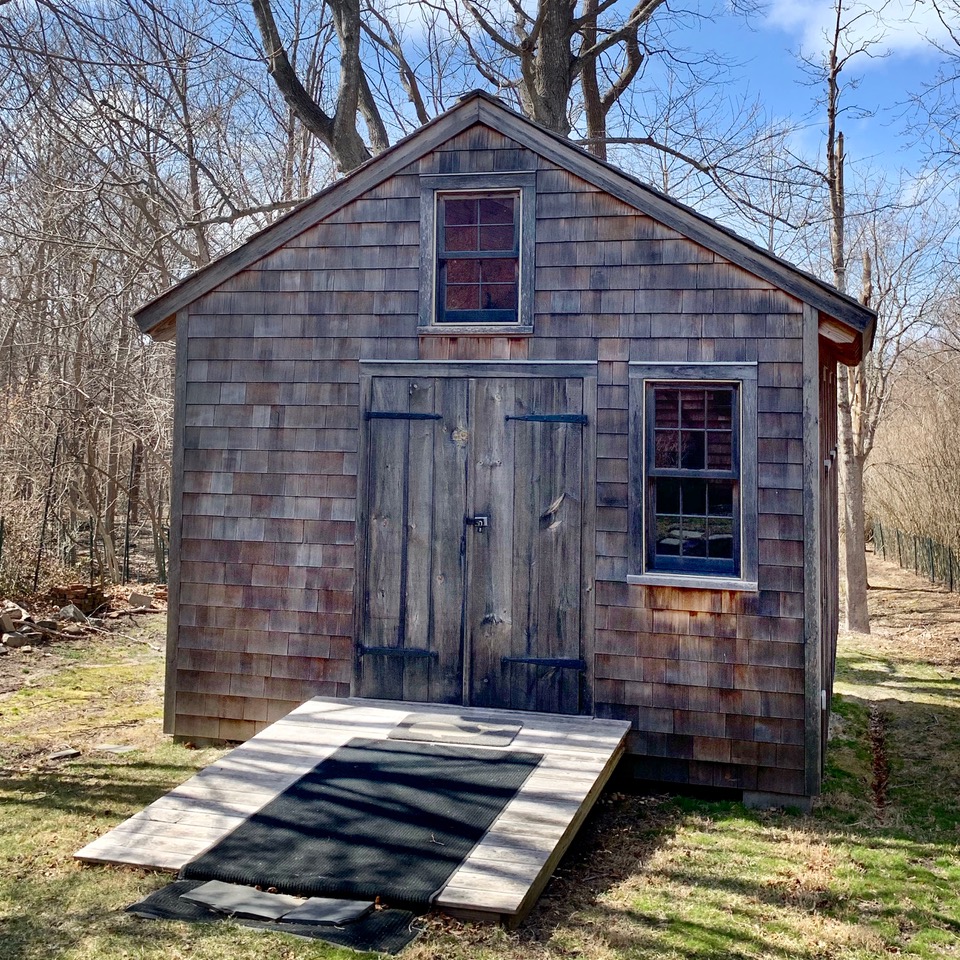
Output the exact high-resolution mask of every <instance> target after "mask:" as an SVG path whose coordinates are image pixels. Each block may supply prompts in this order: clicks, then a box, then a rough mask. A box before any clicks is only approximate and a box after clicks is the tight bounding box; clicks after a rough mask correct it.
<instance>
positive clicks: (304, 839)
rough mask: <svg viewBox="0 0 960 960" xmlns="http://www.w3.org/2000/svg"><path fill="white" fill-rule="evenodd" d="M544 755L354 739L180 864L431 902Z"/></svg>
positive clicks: (266, 884)
mask: <svg viewBox="0 0 960 960" xmlns="http://www.w3.org/2000/svg"><path fill="white" fill-rule="evenodd" d="M539 761H540V755H539V754H535V753H522V752H507V751H501V750H484V751H477V750H471V749H469V748H467V747H457V746H451V745H447V744H423V743H404V742H401V741H382V740H364V739H359V738H358V739H354V740H351V741H350V742H349V743H347V744H346V745H345V746H343V747H340V748H339V749H338V750H337V751H336V752H334V753H333V754H332V755H331V756H330V757H328V758H327V759H326V760H324V761H323V762H322V763H320V764H318V765H317V766H316V767H314V768H313V770H311V771H310V772H309V773H307V774H305V775H304V776H303V777H301V778H300V779H299V780H298V781H297V782H296V783H294V784H293V785H292V786H291V787H289V788H288V789H287V790H285V791H284V792H283V793H282V794H280V795H279V796H278V797H275V798H274V799H273V800H271V801H270V802H269V803H267V804H266V805H265V806H264V807H263V808H262V809H261V810H260V811H259V812H258V813H255V814H254V815H253V816H251V817H250V818H249V819H248V820H246V821H244V822H243V823H242V824H240V826H239V827H237V828H236V829H235V830H234V831H233V832H232V833H230V834H228V835H227V836H226V837H224V838H223V839H222V840H221V841H220V842H219V843H217V844H215V845H214V846H213V847H211V848H210V849H209V850H207V851H206V852H205V853H203V854H201V855H200V856H199V857H197V858H196V859H195V860H192V861H191V862H190V863H188V864H187V865H186V866H185V867H184V868H183V869H182V870H181V872H180V876H181V879H188V880H222V881H224V882H225V883H239V884H245V885H248V886H259V887H262V888H264V889H268V888H273V889H275V890H277V891H278V892H280V893H292V894H296V895H298V896H304V897H309V896H327V897H348V898H354V899H364V900H373V899H375V898H376V897H378V896H379V897H383V898H384V899H385V900H387V901H388V902H390V903H403V904H408V905H417V906H425V905H428V904H429V903H431V902H432V900H433V899H434V897H435V896H436V894H437V893H439V891H440V890H441V889H442V888H443V886H444V884H445V883H446V881H447V880H448V878H449V877H450V875H451V874H452V873H453V871H454V870H455V869H456V868H457V866H459V864H460V863H461V862H462V861H463V860H464V858H465V857H466V856H467V854H468V853H469V852H470V851H471V849H473V847H474V845H475V844H476V843H477V841H478V840H479V839H480V838H481V837H482V836H483V835H484V833H485V832H486V830H487V828H488V827H489V826H490V824H491V823H493V821H494V820H495V819H496V817H497V815H498V814H499V813H500V811H501V810H502V809H503V808H504V806H505V805H506V804H507V803H508V802H509V800H510V799H511V798H512V797H513V796H514V795H515V794H516V792H517V790H518V789H519V788H520V787H521V785H522V784H523V782H524V781H525V780H526V778H527V776H528V775H529V774H530V772H531V771H532V770H533V768H534V767H535V766H536V765H537V763H538V762H539Z"/></svg>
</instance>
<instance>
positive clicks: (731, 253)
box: [134, 90, 876, 360]
mask: <svg viewBox="0 0 960 960" xmlns="http://www.w3.org/2000/svg"><path fill="white" fill-rule="evenodd" d="M477 123H482V124H485V125H486V126H489V127H491V128H492V129H494V130H496V131H498V132H500V133H502V134H504V135H505V136H508V137H510V138H512V139H513V140H515V141H516V142H517V143H519V144H520V145H521V146H524V147H527V148H529V149H530V150H533V151H534V152H536V153H538V154H540V155H541V156H543V157H545V158H547V159H549V160H551V161H552V162H554V163H556V164H557V165H558V166H560V167H562V168H564V169H566V170H568V171H569V172H571V173H574V174H576V175H577V176H578V177H580V178H582V179H583V180H586V181H587V182H588V183H591V184H592V185H593V186H595V187H597V188H598V189H600V190H603V191H605V192H606V193H609V194H610V195H611V196H614V197H616V198H617V199H619V200H622V201H623V202H625V203H627V204H628V205H630V206H632V207H634V208H636V209H637V210H639V211H640V212H641V213H645V214H647V215H648V216H650V217H652V218H653V219H654V220H657V221H659V222H660V223H662V224H664V225H665V226H667V227H670V228H672V229H674V230H676V231H677V232H678V233H680V234H682V235H683V236H685V237H688V238H689V239H691V240H694V241H696V242H697V243H699V244H700V245H701V246H704V247H706V248H707V249H708V250H712V251H713V252H714V253H717V254H719V255H720V256H722V257H724V258H725V259H727V260H729V261H730V262H732V263H734V264H736V265H737V266H739V267H742V268H743V269H745V270H747V271H749V272H750V273H752V274H754V275H756V276H758V277H760V278H762V279H764V280H767V281H769V282H770V283H772V284H773V285H774V286H776V287H779V288H780V289H781V290H783V291H785V292H786V293H789V294H792V295H793V296H795V297H796V298H797V299H798V300H801V301H803V302H804V303H807V304H809V305H810V306H812V307H814V308H816V309H817V310H818V311H819V312H820V313H821V315H823V316H822V317H821V325H820V327H821V332H822V333H824V334H825V335H826V336H827V337H828V339H831V340H833V341H834V342H835V343H836V344H837V346H838V348H839V349H840V350H841V351H844V352H845V353H846V354H847V356H849V357H850V358H852V359H854V360H856V359H859V356H860V355H862V353H863V352H866V351H867V350H869V349H870V347H871V345H872V343H873V332H874V326H875V323H876V314H875V312H874V311H873V310H871V309H869V308H868V307H865V306H863V305H862V304H861V303H859V302H858V301H857V300H855V299H854V298H853V297H850V296H847V295H846V294H844V293H841V292H840V291H839V290H837V289H836V288H835V287H833V286H831V285H830V284H828V283H825V282H824V281H822V280H820V279H818V278H817V277H815V276H813V275H812V274H809V273H807V272H805V271H803V270H801V269H800V268H799V267H796V266H794V265H793V264H791V263H788V262H787V261H785V260H781V259H780V258H779V257H776V256H774V255H773V254H771V253H770V252H769V251H767V250H764V249H763V248H762V247H759V246H757V245H756V244H754V243H752V242H751V241H749V240H745V239H743V238H742V237H740V236H738V235H737V234H735V233H734V232H733V231H732V230H729V229H728V228H726V227H724V226H722V225H720V224H719V223H717V222H716V221H714V220H711V219H710V218H709V217H705V216H703V215H702V214H700V213H697V211H696V210H693V209H692V208H691V207H688V206H686V205H685V204H682V203H680V202H679V201H677V200H674V199H672V198H671V197H669V196H667V195H666V194H664V193H662V192H660V191H659V190H657V189H656V188H654V187H651V186H650V185H648V184H645V183H642V182H641V181H640V180H638V179H636V178H635V177H632V176H630V175H629V174H627V173H624V171H622V170H620V169H618V168H617V167H615V166H613V165H612V164H610V163H607V162H605V161H602V160H598V159H597V158H596V157H594V156H593V155H592V154H590V153H587V152H586V151H585V150H583V149H582V148H580V147H578V146H577V145H575V144H573V143H571V142H570V141H569V140H566V139H564V138H563V137H561V136H559V135H558V134H555V133H553V132H551V131H549V130H546V129H544V128H543V127H541V126H539V125H538V124H536V123H533V122H532V121H530V120H528V119H526V118H525V117H522V116H520V114H518V113H515V112H514V111H512V110H510V109H508V108H507V107H505V106H504V105H503V103H501V102H500V101H499V100H498V99H497V98H496V97H493V96H492V95H490V94H488V93H486V92H484V91H482V90H475V91H473V92H472V93H469V94H467V95H466V96H465V97H464V98H463V99H461V100H460V101H459V102H458V103H457V104H456V105H455V106H454V107H452V108H451V109H450V110H448V111H447V112H446V113H443V114H441V115H440V116H438V117H436V118H435V119H433V120H431V121H430V122H429V123H427V124H425V125H424V126H422V127H420V128H419V129H418V130H416V131H414V132H413V133H412V134H410V135H409V136H407V137H405V138H404V139H402V140H400V141H398V142H397V143H396V144H394V145H393V146H392V147H390V148H389V149H388V150H385V151H384V152H383V153H381V154H379V155H378V156H376V157H374V158H373V159H371V160H368V161H367V162H366V163H364V164H363V165H362V166H360V167H357V169H356V170H353V171H352V172H351V173H349V174H348V175H347V176H346V177H344V178H343V179H342V180H339V181H337V182H336V183H334V184H332V185H331V186H329V187H327V188H326V189H324V190H322V191H320V193H318V194H316V195H315V196H313V197H311V198H310V199H308V200H305V201H304V202H303V203H302V204H300V205H299V206H298V207H296V208H294V209H293V210H291V211H290V212H289V213H287V214H285V215H284V216H282V217H281V218H280V219H278V220H276V221H274V222H273V223H272V224H270V225H269V226H268V227H266V228H265V229H263V230H261V231H260V232H259V233H256V234H254V235H253V236H252V237H251V238H250V239H249V240H247V241H246V242H245V243H243V244H241V245H240V246H239V247H236V248H235V249H234V250H232V251H230V252H229V253H227V254H225V255H224V256H222V257H220V258H219V259H218V260H215V261H213V262H212V263H210V264H208V265H207V266H206V267H203V268H202V269H200V270H198V271H196V272H195V273H192V274H190V275H189V276H188V277H186V278H184V279H183V280H181V281H180V282H179V283H177V284H176V285H175V286H173V287H171V288H170V289H169V290H167V291H166V292H165V293H162V294H160V295H159V296H158V297H156V298H155V299H153V300H151V301H150V302H148V303H146V304H144V305H143V306H142V307H140V309H139V310H137V311H136V312H135V313H134V319H135V320H136V322H137V324H138V325H139V327H140V329H141V330H142V331H143V332H144V333H149V334H151V335H152V336H154V337H155V338H156V339H158V340H163V339H169V338H170V337H171V336H172V335H173V329H174V325H175V319H176V314H177V311H179V310H182V309H184V308H185V307H187V306H188V305H189V304H191V303H193V301H194V300H197V299H198V298H199V297H202V296H203V295H204V294H206V293H209V292H210V291H211V290H214V289H215V288H216V287H218V286H219V285H220V284H221V283H223V282H224V281H226V280H228V279H229V278H230V277H232V276H234V275H235V274H237V273H239V272H240V271H241V270H244V269H246V268H247V267H249V266H251V265H252V264H254V263H256V261H257V260H259V259H261V258H262V257H264V256H266V255H267V254H269V253H271V252H272V251H274V250H276V249H277V248H279V247H281V246H283V244H285V243H287V242H288V241H290V240H292V239H293V238H294V237H296V236H298V235H299V234H301V233H303V231H304V230H307V229H309V228H310V227H312V226H314V225H315V224H317V223H318V222H320V221H321V220H323V219H324V218H325V217H328V216H330V215H331V214H332V213H334V212H335V211H336V210H338V209H339V208H340V207H343V206H345V205H346V204H348V203H350V202H351V201H352V200H355V199H356V198H357V197H359V196H360V195H361V194H363V193H365V192H366V191H367V190H370V189H372V188H373V187H375V186H377V184H379V183H381V182H383V181H384V180H386V179H388V178H389V177H391V176H393V175H394V174H395V173H398V172H399V171H400V170H402V169H403V168H404V167H405V166H407V165H408V164H410V163H412V162H414V161H415V160H418V159H419V158H420V157H422V156H424V155H426V154H428V153H430V152H431V151H432V150H434V149H436V148H437V147H438V146H440V145H441V144H442V143H444V142H445V141H447V140H449V139H450V138H451V137H454V136H456V135H457V134H459V133H462V132H463V131H464V130H467V129H469V128H470V127H472V126H474V125H475V124H477ZM845 359H846V357H845Z"/></svg>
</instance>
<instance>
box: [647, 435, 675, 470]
mask: <svg viewBox="0 0 960 960" xmlns="http://www.w3.org/2000/svg"><path fill="white" fill-rule="evenodd" d="M654 445H655V447H656V449H655V451H654V455H653V464H654V466H656V467H679V466H680V434H679V433H678V432H677V431H676V430H656V431H654Z"/></svg>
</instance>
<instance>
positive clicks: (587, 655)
mask: <svg viewBox="0 0 960 960" xmlns="http://www.w3.org/2000/svg"><path fill="white" fill-rule="evenodd" d="M375 377H430V378H439V377H455V378H461V379H464V380H471V379H478V378H484V379H488V378H497V379H507V378H521V377H534V378H538V379H556V378H567V379H579V380H582V381H583V412H584V414H585V415H586V417H587V423H586V425H585V427H584V430H583V477H582V481H581V482H582V489H583V491H584V494H583V506H582V511H583V512H582V529H581V533H580V634H581V638H580V643H581V651H582V656H583V659H584V661H585V663H586V665H587V667H586V670H585V671H584V673H583V683H582V685H581V702H580V715H581V716H592V715H593V705H594V648H595V642H594V633H595V623H596V589H595V587H596V564H597V549H596V528H597V521H596V516H597V514H596V507H597V362H596V361H593V360H441V361H436V360H361V361H360V399H359V404H358V407H357V414H358V420H359V434H358V435H359V439H360V442H359V449H358V451H357V511H356V519H355V521H354V522H355V528H356V540H355V542H356V557H355V568H354V596H353V622H354V629H353V634H354V635H353V659H354V669H353V674H352V676H351V680H350V692H351V695H352V696H359V690H360V684H359V678H360V670H361V659H360V656H359V646H360V641H359V636H360V628H361V624H362V622H363V596H364V590H365V589H366V582H365V580H366V566H367V564H366V552H367V542H366V541H367V535H366V531H367V520H368V489H367V487H368V481H367V449H366V447H367V432H366V429H365V428H364V422H363V414H364V412H365V411H366V410H368V409H369V408H370V401H371V395H372V389H373V379H374V378H375ZM464 655H465V656H466V651H464ZM464 692H466V688H464ZM461 699H462V698H461Z"/></svg>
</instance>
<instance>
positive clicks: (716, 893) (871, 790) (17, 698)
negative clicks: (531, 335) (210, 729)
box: [0, 563, 960, 960]
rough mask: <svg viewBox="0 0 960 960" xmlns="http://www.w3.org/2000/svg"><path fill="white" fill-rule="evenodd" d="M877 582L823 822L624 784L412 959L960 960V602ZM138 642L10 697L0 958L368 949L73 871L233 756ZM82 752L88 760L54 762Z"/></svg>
mask: <svg viewBox="0 0 960 960" xmlns="http://www.w3.org/2000/svg"><path fill="white" fill-rule="evenodd" d="M871 584H872V585H874V586H875V587H877V589H875V590H872V591H871V596H870V599H871V604H872V614H873V622H874V633H873V635H872V636H871V637H852V636H846V637H843V638H842V640H841V649H840V656H839V662H838V679H837V687H836V697H835V699H834V716H835V722H834V727H835V729H834V734H833V739H832V741H831V746H830V751H829V756H828V766H829V775H828V781H827V785H826V790H825V793H824V796H823V797H822V798H821V801H820V802H819V804H818V805H817V807H816V809H815V810H814V813H813V814H812V815H810V816H803V815H800V814H797V813H790V812H755V811H747V810H745V809H744V808H743V807H742V806H741V805H739V804H736V803H730V802H706V801H699V800H691V799H683V798H676V797H667V796H639V795H633V794H626V793H616V792H613V791H610V792H608V793H607V794H606V795H605V796H604V797H603V798H602V801H601V803H600V804H599V805H598V807H597V809H596V811H595V813H594V814H593V816H592V817H591V818H590V820H589V821H588V824H587V826H586V827H585V828H584V829H583V831H582V832H581V835H580V837H579V838H578V840H577V841H576V843H575V845H574V847H573V848H572V850H571V852H570V853H569V854H568V856H567V858H566V859H565V860H564V862H563V863H562V864H561V867H560V869H559V871H558V872H557V875H556V878H555V880H554V881H553V882H552V883H551V885H550V887H549V888H548V890H547V893H546V894H545V896H544V897H543V898H542V900H541V902H540V904H539V905H538V907H537V908H536V909H535V911H534V912H533V914H532V915H531V917H530V918H529V919H528V920H527V922H526V923H524V924H523V925H522V926H521V927H520V928H519V929H518V930H517V931H514V932H506V931H503V930H500V929H495V928H491V927H485V926H475V925H470V924H461V923H458V922H455V921H452V920H449V919H446V918H443V917H440V916H432V917H429V918H427V921H426V923H427V932H426V933H425V935H424V936H422V937H421V938H420V939H419V940H418V941H416V942H415V943H414V944H413V945H412V946H411V947H410V948H408V950H407V951H406V952H405V953H404V955H403V956H404V957H405V958H408V960H428V958H429V960H433V958H436V960H440V958H444V960H460V958H463V960H466V958H491V960H493V958H497V960H501V958H502V960H507V958H539V957H544V958H546V957H550V958H567V957H584V958H588V960H614V958H638V960H639V958H650V960H653V958H657V960H673V958H676V960H680V958H683V960H706V958H716V960H720V958H738V957H771V958H781V960H800V958H843V960H847V958H850V960H861V958H862V960H866V958H879V957H889V956H891V955H902V956H912V957H928V958H934V957H956V958H960V698H958V694H960V598H957V597H955V596H949V595H946V594H944V593H942V592H940V591H938V590H936V589H935V588H930V587H929V586H927V585H926V584H923V583H922V582H921V581H919V580H917V579H916V578H914V577H913V576H912V575H911V574H906V573H902V572H900V571H898V570H896V568H894V567H893V566H891V565H888V564H880V563H874V564H873V566H872V568H871ZM124 629H125V630H127V631H128V634H129V635H128V637H126V638H106V639H104V638H101V639H99V640H96V641H84V642H82V643H78V644H77V645H75V646H71V647H70V648H66V649H65V648H64V647H63V645H58V646H57V647H54V648H51V653H52V654H53V655H52V657H50V658H47V659H48V660H49V661H50V662H49V663H45V662H44V660H43V659H42V658H40V657H38V656H37V655H36V654H33V655H32V656H33V657H34V659H33V660H30V661H28V660H26V659H21V660H20V661H18V670H20V671H21V674H22V672H23V671H24V670H26V676H25V677H23V676H21V680H23V681H25V685H24V683H20V685H19V686H18V688H17V689H13V690H8V692H6V693H3V694H0V768H2V770H0V960H14V958H16V960H41V958H43V960H47V958H51V957H63V958H70V960H79V958H90V960H92V958H94V957H97V958H114V957H130V958H157V960H160V958H170V960H176V958H187V957H189V958H195V960H203V958H211V960H214V958H218V960H221V958H222V960H226V958H230V960H247V958H261V957H268V956H269V957H271V958H286V957H302V958H320V957H324V958H334V957H341V956H342V957H348V956H349V957H356V956H357V954H354V953H352V952H350V951H344V950H337V949H334V948H330V947H325V946H323V945H321V944H318V943H316V942H307V941H301V940H295V939H292V938H289V937H286V936H283V935H276V934H268V935H265V934H259V933H257V932H254V931H249V930H244V929H242V928H239V927H235V926H233V925H231V924H219V925H215V926H211V927H204V926H188V925H184V924H175V923H159V922H151V921H144V920H138V919H135V918H133V917H130V916H128V915H126V914H124V913H123V908H124V907H125V906H127V905H128V904H130V903H132V902H134V901H135V900H137V899H139V898H140V897H141V896H143V895H144V894H146V893H147V892H149V891H150V890H152V889H155V888H157V887H159V886H160V885H162V884H163V883H165V882H166V881H167V879H168V877H167V876H165V875H161V874H149V873H144V872H141V871H136V870H128V869H119V868H112V867H94V866H84V865H81V864H79V863H76V862H75V861H73V860H72V859H71V854H72V853H73V851H74V850H76V849H77V848H79V847H80V846H82V845H83V844H84V843H86V842H87V841H89V840H90V839H92V838H94V837H96V836H98V835H100V834H101V833H104V832H105V831H106V830H107V829H109V828H110V827H111V826H113V825H115V824H116V823H118V822H119V821H120V820H122V819H123V818H125V817H127V816H129V815H130V814H132V813H134V812H136V811H137V810H139V809H140V808H142V807H143V806H145V805H146V804H147V803H149V802H150V801H151V800H153V799H155V798H156V797H158V796H159V795H161V794H162V793H163V792H165V791H166V790H168V789H169V788H171V787H172V786H174V785H176V784H177V783H179V782H181V781H182V780H184V779H186V778H187V777H189V776H190V775H191V774H193V773H194V772H195V771H196V770H197V769H199V768H200V767H202V766H204V765H205V764H207V763H209V762H210V761H211V760H212V759H213V758H214V757H215V756H216V755H217V754H216V752H214V751H210V750H206V751H201V750H191V749H187V748H186V747H184V746H179V745H175V744H173V743H170V742H169V741H167V740H166V739H165V738H164V737H163V736H162V734H161V733H160V699H159V690H160V684H161V668H162V656H161V654H160V653H159V651H158V650H157V649H156V647H157V646H158V643H157V642H156V641H157V639H158V637H159V635H160V629H161V625H160V623H159V620H158V619H155V620H152V621H151V620H148V621H145V622H143V623H140V624H139V625H138V626H137V628H136V631H137V632H136V633H134V628H133V627H124ZM29 656H31V655H29V654H10V656H9V657H7V658H4V659H5V660H6V661H9V660H10V659H11V658H13V657H21V658H26V657H29ZM103 743H115V744H129V745H132V746H135V747H137V750H136V751H135V752H131V753H127V754H123V755H115V754H112V753H107V752H102V751H98V750H96V749H95V748H96V747H97V746H98V745H101V744H103ZM65 747H75V748H77V749H79V750H80V751H81V752H80V755H79V756H78V757H75V758H68V759H65V760H60V761H50V760H48V759H47V758H48V757H49V756H50V754H51V753H53V752H55V751H57V750H60V749H63V748H65Z"/></svg>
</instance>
